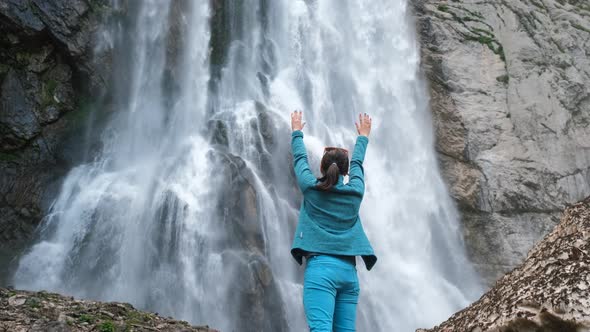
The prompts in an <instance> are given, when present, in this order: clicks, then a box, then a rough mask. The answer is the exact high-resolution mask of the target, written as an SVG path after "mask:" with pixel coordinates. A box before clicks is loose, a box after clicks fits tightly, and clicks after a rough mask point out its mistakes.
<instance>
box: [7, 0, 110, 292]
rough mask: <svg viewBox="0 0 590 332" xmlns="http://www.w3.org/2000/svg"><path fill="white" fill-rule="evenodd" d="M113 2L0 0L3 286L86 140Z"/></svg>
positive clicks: (105, 60)
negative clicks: (103, 28)
mask: <svg viewBox="0 0 590 332" xmlns="http://www.w3.org/2000/svg"><path fill="white" fill-rule="evenodd" d="M106 2H107V1H106V0H105V1H102V0H101V1H84V0H73V1H44V0H3V1H1V2H0V284H2V283H3V281H4V279H3V278H5V277H6V276H7V275H8V273H7V271H6V268H7V266H8V265H9V264H8V263H7V262H8V261H9V260H10V259H11V257H13V256H14V255H15V254H16V253H17V252H18V251H19V250H20V249H21V248H22V246H23V245H24V244H25V243H26V242H27V240H28V239H29V238H30V237H31V236H32V233H33V230H34V228H35V227H36V226H37V225H38V224H39V222H40V220H41V218H42V215H43V213H44V209H45V208H46V207H44V206H43V204H44V203H46V201H47V200H44V196H46V195H50V196H51V188H52V187H55V185H56V184H57V181H58V180H59V178H60V176H61V175H62V174H63V173H64V172H65V171H66V170H67V169H68V168H69V167H71V164H72V161H73V160H74V159H75V158H76V155H75V153H74V152H75V150H76V149H75V148H76V147H78V146H79V145H80V143H81V142H82V141H84V138H85V136H83V135H82V134H81V133H82V131H83V130H82V129H83V128H84V125H85V124H86V121H85V120H87V119H88V117H89V114H90V113H91V106H90V104H89V103H88V102H86V101H85V100H86V99H88V98H89V97H85V96H89V95H90V94H92V98H93V99H98V98H99V97H100V95H101V92H102V91H104V87H105V85H106V81H107V79H108V78H107V75H106V74H105V73H108V68H109V57H108V54H102V57H98V58H97V57H94V55H95V54H99V55H100V52H94V50H95V47H96V45H95V44H94V42H93V41H94V34H95V32H96V31H97V28H98V26H99V25H100V23H101V16H102V14H103V13H104V12H105V11H107V10H108V7H107V6H106ZM86 138H87V137H86Z"/></svg>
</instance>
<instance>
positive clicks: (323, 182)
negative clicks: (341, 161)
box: [316, 163, 340, 191]
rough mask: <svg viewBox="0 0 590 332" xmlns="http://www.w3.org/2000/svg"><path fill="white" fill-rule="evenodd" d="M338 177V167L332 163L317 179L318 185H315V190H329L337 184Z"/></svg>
mask: <svg viewBox="0 0 590 332" xmlns="http://www.w3.org/2000/svg"><path fill="white" fill-rule="evenodd" d="M338 175H340V168H339V167H338V164H336V163H332V164H331V165H330V166H329V167H328V170H327V171H326V173H325V174H324V176H323V177H322V178H320V179H318V180H319V181H320V183H318V184H317V186H316V188H317V189H319V190H324V191H328V190H330V189H331V188H332V187H333V186H334V185H335V184H336V183H338Z"/></svg>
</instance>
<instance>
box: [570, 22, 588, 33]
mask: <svg viewBox="0 0 590 332" xmlns="http://www.w3.org/2000/svg"><path fill="white" fill-rule="evenodd" d="M572 26H573V27H574V28H576V29H578V30H582V31H585V32H588V33H590V29H588V28H586V27H583V26H581V25H579V24H578V23H572Z"/></svg>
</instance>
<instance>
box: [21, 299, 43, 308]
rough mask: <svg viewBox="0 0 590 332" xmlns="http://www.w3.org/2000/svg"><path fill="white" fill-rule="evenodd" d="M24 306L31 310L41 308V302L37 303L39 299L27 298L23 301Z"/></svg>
mask: <svg viewBox="0 0 590 332" xmlns="http://www.w3.org/2000/svg"><path fill="white" fill-rule="evenodd" d="M25 304H27V305H28V306H29V307H31V308H40V307H41V301H39V299H38V298H36V297H29V298H28V299H27V300H26V301H25Z"/></svg>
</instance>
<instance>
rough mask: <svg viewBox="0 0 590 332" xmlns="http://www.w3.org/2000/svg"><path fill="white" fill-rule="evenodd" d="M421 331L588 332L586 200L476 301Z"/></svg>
mask: <svg viewBox="0 0 590 332" xmlns="http://www.w3.org/2000/svg"><path fill="white" fill-rule="evenodd" d="M418 331H421V332H450V331H465V332H525V331H531V332H533V331H539V332H540V331H551V332H553V331H556V332H557V331H559V332H588V331H590V197H588V198H586V199H585V200H584V201H582V202H579V203H576V204H574V205H572V206H569V207H568V208H567V209H566V210H565V213H564V215H563V217H562V219H561V222H560V223H559V224H558V225H557V226H556V227H555V229H554V230H553V232H551V233H550V234H549V235H547V236H546V237H545V238H544V239H543V241H541V242H540V243H538V244H537V245H535V247H533V249H532V250H531V251H530V252H529V254H528V257H527V259H526V261H525V262H524V263H523V264H522V265H520V266H519V267H517V268H516V269H514V270H513V271H512V272H510V273H509V274H507V275H505V276H504V277H503V278H501V279H500V280H498V282H496V284H495V286H494V287H493V288H492V289H491V290H490V291H488V292H487V293H486V294H484V295H483V296H482V297H481V298H480V299H479V300H478V301H477V302H475V303H473V304H472V305H471V306H469V307H468V308H466V309H464V310H462V311H459V312H458V313H456V314H455V315H453V316H452V317H451V318H449V320H447V321H446V322H444V323H442V324H441V325H439V326H437V327H435V328H433V329H430V330H418Z"/></svg>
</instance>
